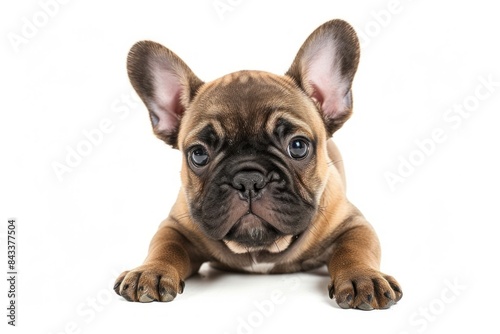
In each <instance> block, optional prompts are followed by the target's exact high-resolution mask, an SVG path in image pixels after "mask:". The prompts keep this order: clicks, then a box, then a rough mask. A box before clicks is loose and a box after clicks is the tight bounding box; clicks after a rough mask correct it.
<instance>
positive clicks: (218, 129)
mask: <svg viewBox="0 0 500 334" xmlns="http://www.w3.org/2000/svg"><path fill="white" fill-rule="evenodd" d="M207 126H212V129H213V130H214V131H215V134H216V135H217V137H219V138H224V129H223V127H222V125H221V123H220V121H219V119H218V118H217V117H207V118H206V119H205V120H204V121H203V122H201V123H199V124H197V125H196V126H195V127H193V128H191V129H190V130H189V132H188V133H187V136H186V139H185V140H184V145H183V146H184V147H185V146H187V145H189V144H192V143H195V142H198V140H199V139H198V136H199V134H200V133H201V131H203V129H205V128H206V127H207Z"/></svg>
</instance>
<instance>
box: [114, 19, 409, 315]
mask: <svg viewBox="0 0 500 334" xmlns="http://www.w3.org/2000/svg"><path fill="white" fill-rule="evenodd" d="M358 58H359V46H358V42H357V38H356V36H355V34H354V31H353V30H352V28H351V27H350V26H349V25H348V24H347V23H345V22H343V21H339V20H336V21H331V22H328V23H326V24H324V25H323V26H321V27H320V28H318V29H317V30H316V31H315V32H314V33H313V34H312V35H311V36H310V37H309V38H308V40H307V41H306V42H305V43H304V45H303V47H302V48H301V49H300V50H299V53H298V55H297V57H296V59H295V61H294V63H293V64H292V66H291V68H290V70H289V71H288V72H287V74H286V75H285V76H279V75H274V74H270V73H266V72H259V71H241V72H236V73H232V74H229V75H226V76H223V77H222V78H220V79H218V80H215V81H213V82H210V83H203V82H202V81H201V80H199V79H198V78H197V77H196V76H195V75H194V74H193V73H192V72H191V70H190V69H189V68H188V67H187V66H186V65H185V64H184V63H183V62H182V60H180V58H178V57H177V56H176V55H175V54H173V53H172V52H171V51H169V50H168V49H166V48H164V47H162V46H160V45H158V44H156V43H152V42H140V43H138V44H137V45H136V46H134V48H133V49H132V50H131V53H130V56H129V64H128V67H129V76H130V78H131V81H132V84H133V85H134V88H135V89H136V90H137V92H138V93H139V95H140V96H141V98H142V99H143V101H144V102H145V104H146V105H147V107H148V109H149V111H150V117H151V121H152V124H153V129H154V131H155V133H156V135H157V136H158V137H159V138H161V139H162V140H164V141H165V142H166V143H168V144H170V145H172V146H173V147H175V148H178V149H179V150H180V151H181V152H183V153H184V158H183V166H182V172H181V177H182V188H181V190H180V192H179V196H178V198H177V201H176V203H175V204H174V206H173V208H172V210H171V212H170V215H169V217H168V218H167V219H166V220H165V221H164V222H163V223H162V224H161V225H160V227H159V229H158V232H157V233H156V235H155V236H154V238H153V240H152V242H151V245H150V249H149V254H148V257H147V258H146V260H145V262H144V264H143V265H142V266H140V267H138V268H136V269H134V270H132V271H130V272H124V273H123V274H122V275H120V277H119V278H118V279H117V284H116V285H115V290H116V292H117V293H118V294H120V295H121V296H123V297H124V298H126V299H127V300H131V301H143V302H147V301H153V300H158V301H170V300H172V299H173V298H174V297H175V296H176V295H177V293H181V292H182V290H183V288H184V280H185V279H186V278H187V277H189V276H190V275H192V274H193V273H196V272H197V271H198V270H199V268H200V266H201V264H203V263H204V262H211V263H212V264H213V265H214V266H216V267H218V268H223V269H229V270H236V271H245V272H263V273H287V272H296V271H304V270H310V269H313V268H317V267H319V266H323V265H327V267H328V270H329V272H330V275H331V282H330V286H329V291H330V297H333V296H335V298H336V300H337V302H338V304H339V305H340V306H341V307H345V308H348V307H353V308H360V309H373V308H386V307H389V306H391V305H392V304H394V303H395V302H396V301H397V300H399V299H400V298H401V289H400V288H399V285H398V283H397V282H396V281H395V280H394V279H393V278H392V277H390V276H387V275H384V274H382V273H380V272H379V271H378V268H379V262H380V247H379V243H378V240H377V237H376V235H375V233H374V231H373V229H372V228H371V226H370V225H369V224H368V222H367V221H366V220H365V219H364V217H363V216H362V215H361V214H360V212H359V211H358V210H357V209H356V208H355V207H354V206H353V205H352V204H350V203H349V201H348V200H347V199H346V197H345V176H344V171H343V165H342V159H341V157H340V153H339V152H338V150H337V148H336V146H335V145H334V144H333V142H332V141H331V140H329V138H330V137H331V135H332V134H333V132H335V131H336V130H337V129H338V128H340V127H341V126H342V124H343V123H344V122H345V121H346V120H347V119H348V118H349V117H350V114H351V106H352V94H351V82H352V79H353V77H354V73H355V71H356V67H357V63H358Z"/></svg>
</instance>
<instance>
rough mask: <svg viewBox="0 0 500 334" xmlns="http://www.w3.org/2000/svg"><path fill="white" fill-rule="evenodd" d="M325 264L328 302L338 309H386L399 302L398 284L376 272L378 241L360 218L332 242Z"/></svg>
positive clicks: (366, 223) (378, 252) (378, 258)
mask: <svg viewBox="0 0 500 334" xmlns="http://www.w3.org/2000/svg"><path fill="white" fill-rule="evenodd" d="M335 244H336V246H335V248H334V250H333V255H332V258H331V259H330V262H329V264H328V271H329V273H330V277H331V284H330V286H329V293H330V298H333V297H334V296H335V300H336V301H337V303H338V305H339V306H340V307H342V308H358V309H362V310H372V309H383V308H389V307H390V306H392V305H394V304H395V303H396V302H397V301H398V300H400V299H401V297H402V295H403V293H402V291H401V288H400V286H399V284H398V282H397V281H396V280H395V279H394V278H393V277H391V276H389V275H385V274H383V273H381V272H380V271H379V266H380V245H379V241H378V238H377V236H376V234H375V232H374V231H373V229H372V228H371V226H370V225H369V224H368V222H366V221H365V219H364V218H363V217H362V216H359V217H356V218H355V219H354V220H353V223H352V224H350V226H349V227H347V228H346V230H345V231H344V232H343V233H342V234H341V235H340V236H339V237H338V238H337V239H336V240H335Z"/></svg>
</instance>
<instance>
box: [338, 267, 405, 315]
mask: <svg viewBox="0 0 500 334" xmlns="http://www.w3.org/2000/svg"><path fill="white" fill-rule="evenodd" d="M328 291H329V293H330V298H333V297H334V296H335V300H336V302H337V304H338V305H339V306H340V307H342V308H357V309H361V310H373V309H385V308H389V307H391V306H392V305H394V304H396V302H398V301H399V300H400V299H401V297H402V296H403V292H402V290H401V287H400V286H399V283H398V282H397V281H396V280H395V279H394V278H393V277H391V276H389V275H385V274H383V273H381V272H379V271H377V270H373V269H368V268H357V269H351V270H345V271H342V272H339V273H337V274H336V275H335V276H334V277H333V279H332V283H331V284H330V286H329V287H328Z"/></svg>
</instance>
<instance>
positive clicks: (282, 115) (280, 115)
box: [266, 110, 313, 138]
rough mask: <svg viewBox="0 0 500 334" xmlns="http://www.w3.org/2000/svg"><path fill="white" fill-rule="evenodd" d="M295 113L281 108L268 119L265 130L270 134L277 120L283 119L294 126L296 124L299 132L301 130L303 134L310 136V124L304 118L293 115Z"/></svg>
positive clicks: (311, 134)
mask: <svg viewBox="0 0 500 334" xmlns="http://www.w3.org/2000/svg"><path fill="white" fill-rule="evenodd" d="M294 116H295V115H294V114H292V113H290V112H287V111H286V110H282V111H279V112H275V113H274V114H273V115H272V116H271V117H270V118H269V120H268V123H267V124H266V131H267V133H269V134H272V133H273V132H274V130H275V128H276V124H277V122H278V120H280V119H283V120H285V121H287V122H289V123H291V124H293V125H295V126H297V127H298V128H299V129H300V131H298V132H299V133H300V132H303V133H302V134H303V135H305V136H306V137H309V138H311V137H312V136H313V131H312V129H311V126H310V125H309V124H308V123H307V122H305V121H304V120H302V119H300V118H298V117H294Z"/></svg>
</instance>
